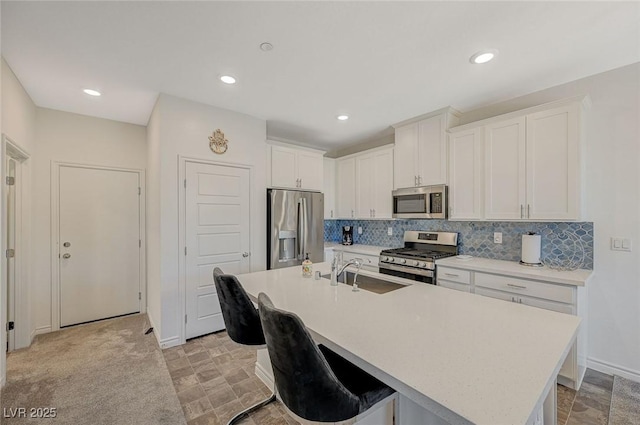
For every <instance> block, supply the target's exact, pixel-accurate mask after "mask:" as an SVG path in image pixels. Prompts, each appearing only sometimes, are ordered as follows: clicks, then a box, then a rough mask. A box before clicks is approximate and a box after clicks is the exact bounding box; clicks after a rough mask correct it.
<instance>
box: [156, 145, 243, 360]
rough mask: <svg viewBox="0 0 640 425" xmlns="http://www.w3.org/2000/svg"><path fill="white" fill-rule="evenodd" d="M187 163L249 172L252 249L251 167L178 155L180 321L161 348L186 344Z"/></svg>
mask: <svg viewBox="0 0 640 425" xmlns="http://www.w3.org/2000/svg"><path fill="white" fill-rule="evenodd" d="M188 162H192V163H196V164H207V165H219V166H222V167H229V168H241V169H245V170H248V171H249V217H250V220H249V239H250V241H251V245H250V246H251V247H253V235H254V230H255V229H254V228H253V227H254V225H253V217H252V215H251V212H253V210H254V207H255V206H254V205H253V204H254V202H253V196H254V193H255V189H254V184H253V178H254V171H253V165H249V164H240V163H235V162H222V161H212V160H208V159H202V158H193V157H188V156H182V155H178V241H179V242H178V245H179V248H178V276H179V280H178V293H179V297H178V302H179V305H180V307H179V310H178V311H179V312H180V315H179V316H178V317H179V321H180V335H178V336H177V337H174V338H168V339H167V340H162V341H161V343H160V346H161V348H167V347H171V346H175V345H181V344H184V343H186V342H187V338H186V335H187V324H186V322H185V320H184V318H185V317H186V314H187V266H186V258H185V257H186V256H185V250H186V247H187V231H186V229H187V189H186V187H185V184H184V182H185V181H186V178H187V163H188ZM252 263H253V260H252V261H251V262H250V264H252ZM251 269H252V270H253V267H251Z"/></svg>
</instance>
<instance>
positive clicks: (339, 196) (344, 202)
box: [336, 156, 356, 218]
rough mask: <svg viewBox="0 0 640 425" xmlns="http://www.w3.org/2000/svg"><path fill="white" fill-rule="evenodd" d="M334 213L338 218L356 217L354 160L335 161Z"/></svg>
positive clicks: (348, 158)
mask: <svg viewBox="0 0 640 425" xmlns="http://www.w3.org/2000/svg"><path fill="white" fill-rule="evenodd" d="M336 211H337V213H338V218H355V216H356V159H355V158H354V157H353V156H351V157H345V158H339V159H337V160H336Z"/></svg>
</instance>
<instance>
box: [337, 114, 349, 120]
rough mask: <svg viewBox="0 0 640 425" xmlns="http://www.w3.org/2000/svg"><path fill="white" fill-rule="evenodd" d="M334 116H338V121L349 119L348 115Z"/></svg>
mask: <svg viewBox="0 0 640 425" xmlns="http://www.w3.org/2000/svg"><path fill="white" fill-rule="evenodd" d="M336 118H338V119H339V120H340V121H346V120H348V119H349V115H338V116H337V117H336Z"/></svg>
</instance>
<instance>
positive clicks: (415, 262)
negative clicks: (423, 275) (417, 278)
mask: <svg viewBox="0 0 640 425" xmlns="http://www.w3.org/2000/svg"><path fill="white" fill-rule="evenodd" d="M418 264H420V263H419V262H418V261H416V260H413V261H412V262H411V265H413V266H417V265H418Z"/></svg>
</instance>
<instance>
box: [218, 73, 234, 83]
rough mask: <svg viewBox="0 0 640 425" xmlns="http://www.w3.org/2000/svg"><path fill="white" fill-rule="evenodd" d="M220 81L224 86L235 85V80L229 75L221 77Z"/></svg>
mask: <svg viewBox="0 0 640 425" xmlns="http://www.w3.org/2000/svg"><path fill="white" fill-rule="evenodd" d="M220 81H222V82H223V83H225V84H235V83H236V79H235V78H233V77H232V76H231V75H223V76H222V77H220Z"/></svg>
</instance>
